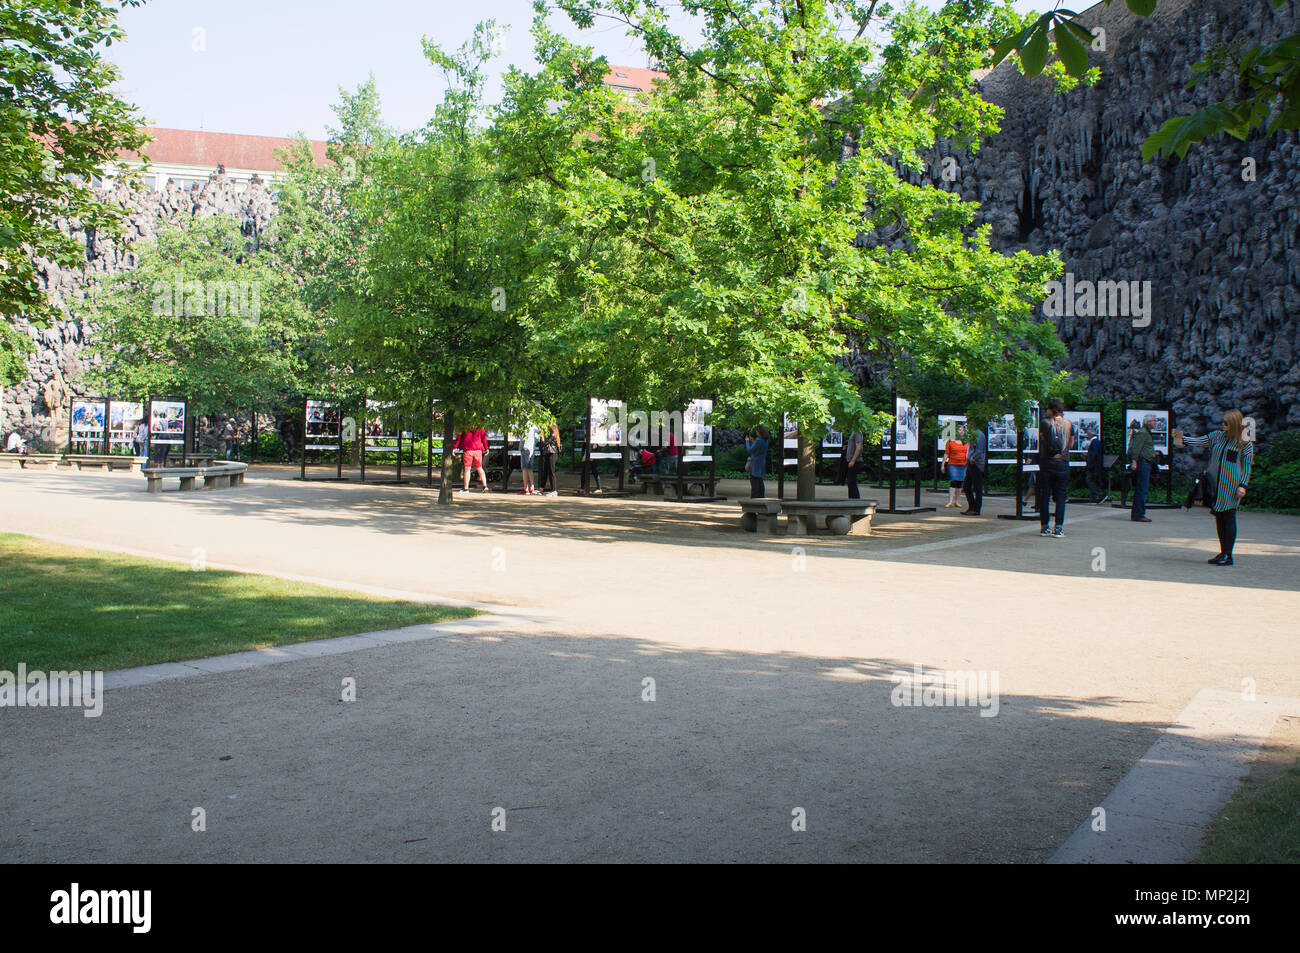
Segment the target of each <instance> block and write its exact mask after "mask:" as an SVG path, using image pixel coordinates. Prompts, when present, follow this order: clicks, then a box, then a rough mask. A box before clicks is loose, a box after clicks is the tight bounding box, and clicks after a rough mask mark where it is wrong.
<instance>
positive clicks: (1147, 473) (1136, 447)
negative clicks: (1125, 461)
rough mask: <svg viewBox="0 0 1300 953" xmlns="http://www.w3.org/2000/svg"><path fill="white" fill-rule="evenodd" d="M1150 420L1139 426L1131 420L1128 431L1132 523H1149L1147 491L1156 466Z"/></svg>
mask: <svg viewBox="0 0 1300 953" xmlns="http://www.w3.org/2000/svg"><path fill="white" fill-rule="evenodd" d="M1150 423H1151V422H1150V420H1149V419H1148V420H1145V421H1143V422H1142V425H1141V426H1139V425H1138V422H1137V421H1136V420H1135V421H1133V428H1132V430H1130V432H1129V441H1128V457H1129V460H1130V461H1131V462H1130V463H1129V469H1130V470H1132V471H1133V511H1132V512H1131V513H1129V517H1128V518H1129V519H1130V520H1132V521H1133V522H1134V523H1150V522H1151V518H1150V517H1149V516H1147V493H1148V491H1149V490H1150V488H1151V473H1152V471H1154V470H1155V468H1156V443H1155V440H1154V439H1152V437H1151V426H1150Z"/></svg>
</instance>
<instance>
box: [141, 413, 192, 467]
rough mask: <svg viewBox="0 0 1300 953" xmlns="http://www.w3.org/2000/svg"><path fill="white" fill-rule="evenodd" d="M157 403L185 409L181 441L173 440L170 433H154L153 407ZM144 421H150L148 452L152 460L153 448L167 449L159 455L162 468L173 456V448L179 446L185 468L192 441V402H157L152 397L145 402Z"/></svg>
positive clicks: (182, 464)
mask: <svg viewBox="0 0 1300 953" xmlns="http://www.w3.org/2000/svg"><path fill="white" fill-rule="evenodd" d="M155 403H162V404H180V405H181V407H182V408H183V409H182V410H181V413H182V414H183V418H182V419H183V420H184V426H183V427H182V429H181V439H180V440H175V439H173V437H172V435H171V434H170V432H164V433H162V434H158V433H155V432H154V429H153V405H154V404H155ZM144 419H145V420H146V421H148V425H149V447H148V451H149V456H150V459H151V460H152V458H153V448H154V447H155V446H157V447H163V448H165V449H166V452H165V453H161V454H159V459H158V464H159V466H162V465H163V461H164V460H166V458H167V457H169V456H171V448H172V447H175V446H179V447H180V448H181V466H185V462H186V459H187V457H188V454H187V450H188V449H189V447H190V442H189V441H190V427H191V420H190V402H189V401H188V400H164V401H155V400H154V399H153V398H152V397H151V398H149V399H148V400H147V401H145V403H144Z"/></svg>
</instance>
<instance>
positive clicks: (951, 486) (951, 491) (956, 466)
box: [943, 428, 966, 509]
mask: <svg viewBox="0 0 1300 953" xmlns="http://www.w3.org/2000/svg"><path fill="white" fill-rule="evenodd" d="M957 436H959V437H965V436H966V430H965V428H962V429H961V430H960V431H958V433H957ZM943 462H944V464H945V465H946V466H947V467H948V502H947V503H945V504H944V508H945V509H947V508H948V507H950V506H961V504H960V503H958V502H957V495H958V494H959V493H961V485H962V481H963V480H965V479H966V444H964V443H962V442H961V441H960V440H949V441H948V442H947V443H945V444H944V445H943Z"/></svg>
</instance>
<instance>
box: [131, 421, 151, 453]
mask: <svg viewBox="0 0 1300 953" xmlns="http://www.w3.org/2000/svg"><path fill="white" fill-rule="evenodd" d="M132 443H133V444H134V446H133V447H132V449H133V450H134V451H135V455H136V456H137V457H148V456H149V422H148V421H147V420H141V421H140V422H139V423H138V424H136V425H135V437H134V438H132Z"/></svg>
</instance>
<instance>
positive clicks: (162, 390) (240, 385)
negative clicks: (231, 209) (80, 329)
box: [87, 216, 314, 414]
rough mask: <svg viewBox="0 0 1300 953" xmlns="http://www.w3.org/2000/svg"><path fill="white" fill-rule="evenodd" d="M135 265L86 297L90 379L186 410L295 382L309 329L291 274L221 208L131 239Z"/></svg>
mask: <svg viewBox="0 0 1300 953" xmlns="http://www.w3.org/2000/svg"><path fill="white" fill-rule="evenodd" d="M133 250H134V251H136V253H137V254H138V266H137V267H136V268H135V269H133V270H131V271H126V272H122V273H120V274H119V275H117V276H116V277H115V278H113V279H110V281H109V282H108V283H107V284H106V285H104V286H103V287H101V288H99V289H97V290H96V292H95V294H94V295H93V297H92V312H91V317H92V321H93V322H94V324H95V327H96V330H95V332H94V334H93V335H92V337H91V340H90V343H89V345H88V356H89V358H90V362H89V365H90V366H89V370H88V371H87V382H88V383H89V384H90V385H91V386H93V387H97V388H99V389H102V390H104V391H105V392H107V393H112V394H117V395H120V396H122V397H128V398H131V399H144V398H146V397H155V398H171V397H183V398H187V399H189V400H190V402H191V411H192V412H193V413H201V414H202V413H213V412H218V411H225V412H234V411H236V410H247V409H250V408H261V407H266V406H268V405H270V404H272V403H274V402H276V401H277V400H278V399H279V398H280V397H281V395H283V394H284V393H285V392H295V391H297V390H299V389H300V388H301V387H302V383H303V380H302V379H303V376H304V374H305V373H307V370H308V366H309V362H308V360H307V357H306V354H307V352H306V349H307V347H308V346H309V345H310V344H311V342H312V339H313V336H314V328H313V327H312V323H311V321H310V318H309V315H308V312H307V310H306V309H305V308H304V307H303V305H302V303H301V301H300V299H299V296H298V289H297V287H296V286H295V283H294V282H293V280H292V278H291V276H290V275H289V274H288V273H287V272H285V271H284V269H282V268H279V267H277V265H276V262H275V260H274V258H273V257H272V255H271V253H270V252H269V251H267V250H265V249H261V250H252V249H250V248H249V247H248V239H247V238H246V237H245V236H244V234H243V232H242V231H241V229H240V226H239V223H238V222H237V221H235V220H234V219H232V218H230V217H228V216H210V217H208V218H201V219H200V218H196V219H191V220H189V221H187V222H185V223H184V224H183V225H171V226H169V227H167V228H165V229H163V230H161V231H160V232H159V233H158V235H157V239H156V241H155V242H153V243H150V244H148V245H141V244H139V243H137V244H136V245H134V246H133Z"/></svg>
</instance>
